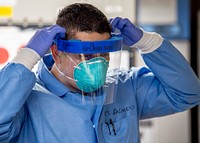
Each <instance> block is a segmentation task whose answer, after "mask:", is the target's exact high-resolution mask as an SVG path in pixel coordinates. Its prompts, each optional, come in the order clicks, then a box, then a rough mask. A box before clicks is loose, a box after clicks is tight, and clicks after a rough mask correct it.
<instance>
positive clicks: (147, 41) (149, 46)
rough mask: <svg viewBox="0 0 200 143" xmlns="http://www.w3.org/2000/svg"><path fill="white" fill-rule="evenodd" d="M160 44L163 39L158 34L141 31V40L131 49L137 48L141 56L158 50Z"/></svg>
mask: <svg viewBox="0 0 200 143" xmlns="http://www.w3.org/2000/svg"><path fill="white" fill-rule="evenodd" d="M162 42H163V37H161V36H160V35H159V34H157V33H155V32H145V31H143V36H142V38H141V39H140V40H139V41H138V42H137V43H135V44H134V45H132V46H131V47H136V48H138V49H139V52H140V53H141V54H148V53H151V52H153V51H155V50H156V49H157V48H159V47H160V46H161V44H162Z"/></svg>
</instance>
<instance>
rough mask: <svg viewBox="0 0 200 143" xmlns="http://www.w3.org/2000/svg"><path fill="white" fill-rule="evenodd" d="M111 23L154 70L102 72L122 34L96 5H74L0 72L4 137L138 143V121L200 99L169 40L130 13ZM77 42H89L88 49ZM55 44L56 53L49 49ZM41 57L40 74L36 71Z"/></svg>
mask: <svg viewBox="0 0 200 143" xmlns="http://www.w3.org/2000/svg"><path fill="white" fill-rule="evenodd" d="M110 23H111V25H112V28H113V29H115V28H117V29H119V30H120V32H121V35H122V37H123V42H124V44H126V45H128V46H131V47H137V48H138V49H139V51H140V53H141V54H142V56H143V59H144V61H145V63H146V64H147V66H148V67H149V69H147V68H144V67H143V68H135V67H132V68H131V69H130V70H129V71H124V70H116V69H115V70H114V71H115V72H114V73H113V72H112V73H111V74H110V73H107V77H105V76H106V72H107V70H108V69H109V65H108V64H109V62H110V60H111V59H110V58H111V57H110V56H109V55H108V53H109V52H115V51H118V50H120V49H119V46H118V45H120V42H121V39H120V36H114V37H112V35H111V26H110V24H109V22H108V20H107V19H106V17H105V16H104V14H103V13H102V12H101V11H99V10H98V9H97V8H95V7H93V6H92V5H89V4H81V3H80V4H78V3H77V4H72V5H69V6H67V7H65V8H64V9H63V10H62V11H61V12H60V13H59V15H58V18H57V21H56V24H57V25H53V26H51V27H48V28H45V29H42V30H38V31H37V32H36V34H35V35H34V36H33V37H32V38H31V40H30V41H29V42H28V44H27V46H26V48H24V49H22V50H21V51H20V52H19V53H18V54H17V56H16V57H15V58H14V59H13V60H12V61H11V62H10V63H9V64H8V65H6V66H5V67H4V68H3V69H2V70H1V71H0V81H1V83H0V115H1V116H0V142H1V143H7V142H9V143H15V142H17V143H68V142H70V143H71V142H72V143H80V142H85V143H93V142H94V143H95V142H99V143H104V142H112V143H113V142H114V143H118V142H119V143H122V142H126V143H132V142H134V143H139V142H140V135H139V120H140V119H147V118H153V117H159V116H164V115H168V114H173V113H176V112H181V111H184V110H187V109H190V108H192V107H193V106H195V105H197V104H199V103H200V82H199V80H198V78H197V77H196V76H195V74H194V72H193V71H192V69H191V67H190V66H189V64H188V62H187V61H186V60H185V59H184V57H183V56H182V55H181V54H180V53H179V52H178V51H177V50H176V48H174V47H173V45H172V44H171V43H170V42H169V41H167V40H165V39H163V38H162V37H161V36H160V35H158V34H156V33H148V32H145V31H142V30H141V29H139V28H137V27H136V26H134V25H133V24H132V23H131V22H130V21H129V20H128V19H122V18H119V17H117V18H114V19H112V20H111V21H110ZM113 38H114V40H113ZM80 43H81V44H83V45H85V44H87V43H89V44H90V45H92V46H91V47H88V45H87V47H88V48H89V49H90V50H89V51H87V50H85V49H87V48H84V49H83V48H82V49H81V48H79V47H81V46H79V44H80ZM116 43H118V44H116ZM62 44H63V45H64V46H63V45H62ZM95 44H99V45H100V46H96V48H95ZM74 45H76V46H74ZM50 47H51V53H52V54H50V55H45V53H46V52H47V51H48V49H49V48H50ZM97 47H104V48H105V47H106V48H105V49H104V48H97ZM116 47H117V48H116ZM91 49H92V50H91ZM85 51H87V52H85ZM90 51H92V53H90ZM96 51H97V52H96ZM40 58H42V60H41V61H40V64H39V66H38V72H37V75H36V76H35V75H34V73H32V72H31V69H32V68H33V66H34V65H35V64H36V63H37V62H38V60H39V59H40ZM94 75H95V76H94ZM116 77H117V78H116ZM107 79H108V80H107ZM85 84H86V85H87V86H85ZM113 89H114V90H113ZM90 99H92V100H90ZM107 99H111V100H108V102H107ZM99 101H100V102H99Z"/></svg>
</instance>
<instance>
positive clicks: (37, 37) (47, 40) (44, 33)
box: [26, 25, 66, 57]
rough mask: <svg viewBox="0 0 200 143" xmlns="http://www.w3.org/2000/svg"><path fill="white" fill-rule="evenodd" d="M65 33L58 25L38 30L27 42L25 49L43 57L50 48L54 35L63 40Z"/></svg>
mask: <svg viewBox="0 0 200 143" xmlns="http://www.w3.org/2000/svg"><path fill="white" fill-rule="evenodd" d="M65 32H66V30H65V29H64V28H62V27H60V26H59V25H53V26H50V27H47V28H44V29H39V30H37V32H36V33H35V34H34V35H33V37H32V38H31V39H30V40H29V42H28V44H27V45H26V47H27V48H30V49H32V50H34V51H36V52H37V53H38V54H39V55H40V57H43V56H44V55H45V53H46V52H47V51H48V50H49V48H50V47H51V45H52V43H53V39H54V37H55V35H56V34H60V36H61V37H62V38H64V37H65Z"/></svg>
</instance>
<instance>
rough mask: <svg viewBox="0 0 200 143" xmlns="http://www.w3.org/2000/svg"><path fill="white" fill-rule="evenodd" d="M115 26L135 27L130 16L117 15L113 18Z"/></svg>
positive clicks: (121, 27)
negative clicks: (121, 16)
mask: <svg viewBox="0 0 200 143" xmlns="http://www.w3.org/2000/svg"><path fill="white" fill-rule="evenodd" d="M110 23H111V24H112V26H113V27H116V28H117V29H119V30H120V29H123V28H124V27H125V26H128V27H135V25H134V24H133V23H131V21H130V20H129V19H128V18H120V17H116V18H115V19H112V20H111V22H110Z"/></svg>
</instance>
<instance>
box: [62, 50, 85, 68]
mask: <svg viewBox="0 0 200 143" xmlns="http://www.w3.org/2000/svg"><path fill="white" fill-rule="evenodd" d="M64 54H65V56H66V57H68V58H69V59H70V61H71V62H72V63H73V64H74V65H75V66H74V68H78V69H81V68H80V67H79V66H78V64H77V63H76V62H74V60H73V59H72V58H71V57H70V56H69V55H68V54H67V53H65V52H64Z"/></svg>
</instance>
